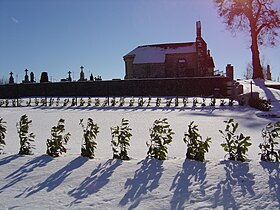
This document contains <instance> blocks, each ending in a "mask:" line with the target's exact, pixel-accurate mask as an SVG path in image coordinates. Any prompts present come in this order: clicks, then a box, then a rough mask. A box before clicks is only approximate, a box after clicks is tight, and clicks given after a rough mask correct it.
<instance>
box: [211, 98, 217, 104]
mask: <svg viewBox="0 0 280 210" xmlns="http://www.w3.org/2000/svg"><path fill="white" fill-rule="evenodd" d="M215 105H216V99H215V98H212V99H211V102H210V106H215Z"/></svg>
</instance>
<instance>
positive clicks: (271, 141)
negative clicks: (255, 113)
mask: <svg viewBox="0 0 280 210" xmlns="http://www.w3.org/2000/svg"><path fill="white" fill-rule="evenodd" d="M262 137H263V140H264V142H263V143H261V144H260V145H259V148H260V149H261V153H259V154H260V155H261V160H263V161H276V162H279V161H280V149H277V146H278V144H279V142H277V139H279V138H280V122H276V123H275V124H272V123H269V124H267V125H266V127H265V128H264V129H263V130H262Z"/></svg>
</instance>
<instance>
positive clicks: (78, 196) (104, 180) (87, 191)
mask: <svg viewBox="0 0 280 210" xmlns="http://www.w3.org/2000/svg"><path fill="white" fill-rule="evenodd" d="M121 163H122V161H121V160H119V159H110V160H108V161H106V162H105V163H103V164H101V163H100V164H99V165H98V166H97V168H96V169H94V170H93V171H92V173H91V175H90V176H89V177H86V178H85V180H84V181H83V182H82V183H81V184H80V186H79V187H77V188H74V189H73V190H71V191H69V192H68V195H70V196H72V197H74V198H75V200H74V201H73V202H72V203H71V204H70V206H72V205H74V204H78V203H81V200H82V199H85V198H87V197H88V196H89V195H91V194H94V193H97V192H98V191H99V190H100V189H101V188H102V187H104V186H105V185H106V184H108V183H109V181H110V177H111V176H112V174H113V172H114V171H115V170H116V168H117V167H119V166H120V165H121Z"/></svg>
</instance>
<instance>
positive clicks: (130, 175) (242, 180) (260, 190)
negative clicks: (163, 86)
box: [0, 81, 280, 209]
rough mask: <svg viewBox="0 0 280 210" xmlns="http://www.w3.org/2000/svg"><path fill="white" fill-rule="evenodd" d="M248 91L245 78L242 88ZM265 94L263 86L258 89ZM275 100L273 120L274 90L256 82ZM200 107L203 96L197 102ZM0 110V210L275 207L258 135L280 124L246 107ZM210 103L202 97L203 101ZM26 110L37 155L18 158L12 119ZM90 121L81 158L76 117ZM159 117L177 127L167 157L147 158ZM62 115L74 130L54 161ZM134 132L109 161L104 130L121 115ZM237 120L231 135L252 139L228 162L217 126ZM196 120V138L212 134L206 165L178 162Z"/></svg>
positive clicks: (278, 191) (276, 185)
mask: <svg viewBox="0 0 280 210" xmlns="http://www.w3.org/2000/svg"><path fill="white" fill-rule="evenodd" d="M243 84H244V87H245V89H246V90H249V85H248V84H249V83H248V81H244V82H243ZM261 87H262V88H263V89H262V88H261ZM253 88H254V90H258V91H260V94H261V95H263V96H266V94H267V93H269V94H268V95H269V96H270V97H271V96H273V98H274V99H273V100H272V105H273V108H272V111H271V112H272V113H276V114H279V99H280V91H279V90H273V89H270V88H267V89H266V88H264V87H263V86H257V85H254V87H253ZM198 100H199V102H200V103H201V102H202V99H200V98H199V99H198ZM128 101H129V98H127V99H126V103H125V106H124V107H110V106H107V107H94V106H90V107H86V106H84V107H79V106H75V107H71V106H67V107H63V106H58V107H56V106H55V105H53V106H52V107H39V106H37V107H35V106H31V107H20V108H16V107H15V108H13V107H8V108H6V107H1V108H0V117H2V118H3V119H4V120H5V121H6V122H7V129H8V133H7V135H6V139H5V140H6V144H7V145H6V146H5V147H4V148H3V149H4V152H5V154H1V155H0V168H1V170H0V196H1V202H0V209H279V208H280V180H279V174H280V167H279V163H270V162H262V161H260V160H259V155H258V153H259V152H260V151H259V148H258V145H259V143H261V142H262V138H261V130H262V128H264V126H265V125H266V124H267V123H269V122H276V121H279V118H270V117H267V116H268V115H266V114H267V113H264V112H261V111H258V110H255V109H252V108H250V107H242V106H238V105H237V104H236V103H235V105H234V106H233V107H230V106H224V107H220V106H219V105H218V104H219V103H220V100H219V99H218V100H217V105H216V106H215V107H210V106H209V105H207V106H206V107H201V106H200V105H198V106H197V107H192V106H191V105H192V99H191V98H189V103H188V106H187V107H183V105H182V101H181V100H180V104H179V106H178V107H174V101H173V103H172V105H171V107H166V106H165V104H164V99H162V105H161V106H160V107H155V99H153V103H152V104H151V106H150V107H148V108H147V107H138V106H137V105H136V104H135V105H134V106H133V107H129V106H128ZM209 102H210V99H207V104H209ZM23 114H27V116H28V117H29V119H31V120H32V125H31V127H30V132H34V133H35V135H36V139H35V149H34V150H33V152H34V155H30V156H20V155H18V154H17V153H18V151H19V140H18V136H17V132H16V122H18V120H19V118H20V116H21V115H23ZM88 117H91V118H93V120H94V121H95V122H96V123H97V124H98V125H99V126H100V133H99V134H98V136H97V150H96V153H95V155H96V157H95V159H91V160H90V159H87V158H84V157H81V156H80V145H81V137H82V129H81V127H80V126H79V121H80V119H81V118H84V119H86V118H88ZM164 117H166V118H167V119H168V122H169V123H170V125H171V128H172V129H173V130H174V132H175V135H174V140H173V142H172V144H171V145H170V147H169V153H168V160H166V161H158V160H153V159H146V153H147V149H148V148H147V146H146V141H148V140H149V128H151V127H152V124H153V122H154V120H156V119H159V118H164ZM60 118H64V119H65V122H66V131H67V132H70V133H71V139H70V142H69V144H68V145H67V148H68V151H67V153H66V154H63V155H62V156H61V157H58V158H51V157H49V156H47V155H46V154H45V152H46V146H45V145H46V139H47V138H49V137H50V130H51V127H52V126H54V125H56V124H57V121H58V120H59V119H60ZM122 118H125V119H128V120H129V123H130V127H131V128H132V134H133V136H132V139H131V147H130V150H129V156H130V157H131V158H132V159H131V160H129V161H120V160H114V159H112V151H111V146H110V141H111V133H110V127H113V126H116V125H119V124H120V122H121V119H122ZM230 118H234V120H235V121H236V122H238V123H239V129H238V133H240V132H242V133H243V134H244V135H246V136H247V135H249V136H251V140H252V146H251V147H250V148H249V152H248V161H247V162H245V163H242V162H237V161H229V160H227V159H226V157H225V152H224V151H223V149H222V147H221V146H220V144H221V142H222V141H223V140H222V137H221V134H220V133H219V132H218V130H219V129H224V128H225V123H224V121H225V120H228V119H230ZM191 121H195V124H197V125H198V128H199V131H200V133H201V135H202V136H203V138H204V139H205V138H206V137H207V136H208V137H211V138H212V143H211V145H210V150H209V153H207V154H206V161H205V162H197V161H191V160H185V153H186V146H185V145H184V143H183V136H184V132H186V130H187V125H188V124H189V123H190V122H191Z"/></svg>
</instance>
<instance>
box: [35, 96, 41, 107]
mask: <svg viewBox="0 0 280 210" xmlns="http://www.w3.org/2000/svg"><path fill="white" fill-rule="evenodd" d="M34 103H35V106H39V103H40V102H39V99H38V98H35V101H34Z"/></svg>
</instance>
